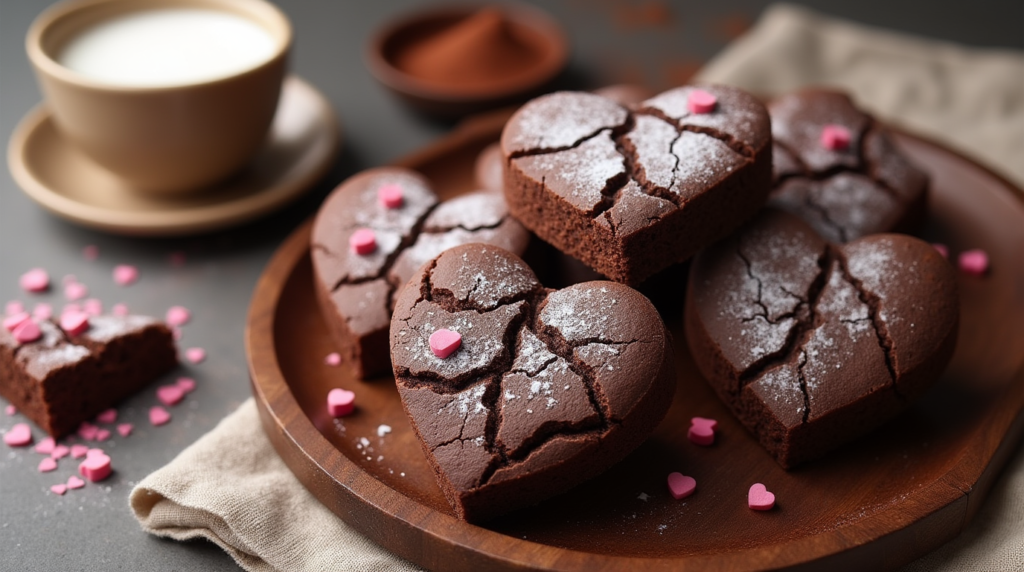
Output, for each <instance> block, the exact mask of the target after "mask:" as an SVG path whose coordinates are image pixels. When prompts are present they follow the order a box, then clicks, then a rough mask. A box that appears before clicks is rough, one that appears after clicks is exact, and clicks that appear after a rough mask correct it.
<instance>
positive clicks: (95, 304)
mask: <svg viewBox="0 0 1024 572" xmlns="http://www.w3.org/2000/svg"><path fill="white" fill-rule="evenodd" d="M82 308H83V309H84V310H85V313H86V314H89V315H90V316H99V315H100V314H102V313H103V302H100V301H99V300H97V299H96V298H89V299H88V300H86V301H85V302H83V303H82Z"/></svg>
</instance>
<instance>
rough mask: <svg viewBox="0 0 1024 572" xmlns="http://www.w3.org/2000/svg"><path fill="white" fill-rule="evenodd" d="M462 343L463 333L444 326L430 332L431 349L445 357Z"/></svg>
mask: <svg viewBox="0 0 1024 572" xmlns="http://www.w3.org/2000/svg"><path fill="white" fill-rule="evenodd" d="M461 345H462V334H460V333H458V332H453V331H451V330H446V329H444V328H442V329H440V330H437V331H436V332H434V333H433V334H430V351H432V352H434V355H435V356H437V357H439V358H441V359H444V358H446V357H448V356H450V355H452V353H454V352H455V350H457V349H459V347H460V346H461Z"/></svg>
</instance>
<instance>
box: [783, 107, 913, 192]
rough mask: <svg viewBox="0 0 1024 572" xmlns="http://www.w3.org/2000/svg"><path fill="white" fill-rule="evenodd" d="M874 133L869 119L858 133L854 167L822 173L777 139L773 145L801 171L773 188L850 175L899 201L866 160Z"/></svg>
mask: <svg viewBox="0 0 1024 572" xmlns="http://www.w3.org/2000/svg"><path fill="white" fill-rule="evenodd" d="M876 131H879V126H878V125H877V122H875V121H874V120H873V119H870V118H869V119H868V121H867V123H866V127H865V128H864V130H863V131H862V132H861V133H860V139H859V143H858V144H859V147H858V149H857V166H856V167H849V166H846V165H834V166H832V167H829V168H828V169H825V170H823V171H812V170H811V169H810V168H809V167H808V166H807V164H806V163H804V160H803V159H802V158H801V157H800V154H799V153H797V152H796V151H794V150H793V148H792V147H790V146H789V145H787V144H786V143H783V142H782V141H779V140H778V139H776V140H774V141H773V142H772V143H773V144H774V145H778V146H779V147H781V148H782V149H783V150H785V151H786V152H787V153H789V155H790V156H791V157H792V158H793V160H794V161H795V162H796V163H797V164H798V165H800V169H801V172H800V173H786V174H784V175H782V176H780V177H779V178H778V179H777V180H776V181H775V183H774V186H775V188H779V187H781V186H782V183H784V182H786V181H789V180H791V179H806V180H808V181H815V182H824V181H827V180H829V179H831V178H833V177H835V176H837V175H842V174H852V175H861V176H863V177H864V178H866V179H868V180H870V181H871V182H872V183H874V184H875V185H876V186H877V187H878V188H879V189H881V190H882V191H883V192H885V193H886V194H887V195H890V196H891V197H893V198H894V199H896V200H897V201H899V200H900V199H901V196H900V193H899V192H898V191H897V190H896V189H894V188H892V187H891V186H889V184H888V183H886V182H885V181H884V180H883V179H882V178H881V177H879V176H877V175H876V170H877V168H876V167H877V166H876V164H875V163H872V162H871V161H869V160H868V154H867V152H866V149H867V140H868V135H869V134H872V133H875V132H876ZM813 206H814V207H817V206H818V205H817V204H816V203H815V204H814V205H813Z"/></svg>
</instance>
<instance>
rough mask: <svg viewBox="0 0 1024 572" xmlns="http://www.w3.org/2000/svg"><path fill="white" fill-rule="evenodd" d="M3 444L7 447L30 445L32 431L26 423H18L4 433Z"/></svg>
mask: <svg viewBox="0 0 1024 572" xmlns="http://www.w3.org/2000/svg"><path fill="white" fill-rule="evenodd" d="M4 443H6V444H7V446H8V447H24V446H26V445H29V444H31V443H32V429H30V428H29V426H28V423H18V424H16V425H15V426H14V427H11V428H10V429H8V430H7V432H6V433H4Z"/></svg>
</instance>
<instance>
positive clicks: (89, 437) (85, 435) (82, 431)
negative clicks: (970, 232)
mask: <svg viewBox="0 0 1024 572" xmlns="http://www.w3.org/2000/svg"><path fill="white" fill-rule="evenodd" d="M99 430H100V428H99V427H97V426H95V425H93V424H92V423H89V422H87V421H83V422H82V424H81V425H79V426H78V436H79V437H81V438H82V439H85V440H86V441H94V440H96V432H97V431H99Z"/></svg>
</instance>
